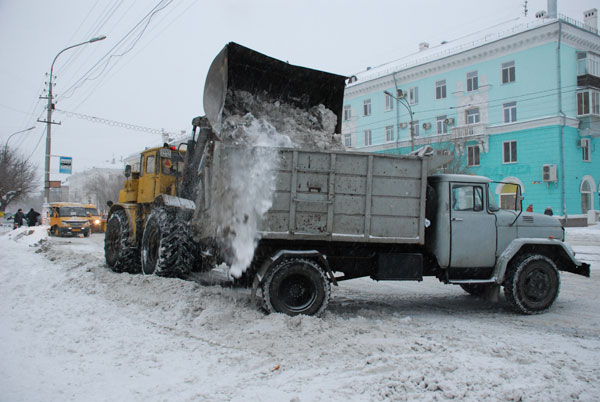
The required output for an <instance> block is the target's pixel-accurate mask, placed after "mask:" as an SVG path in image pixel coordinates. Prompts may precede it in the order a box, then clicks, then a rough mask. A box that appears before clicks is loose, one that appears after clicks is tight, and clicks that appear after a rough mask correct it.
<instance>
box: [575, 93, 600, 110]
mask: <svg viewBox="0 0 600 402" xmlns="http://www.w3.org/2000/svg"><path fill="white" fill-rule="evenodd" d="M588 114H594V115H596V116H600V91H596V90H593V89H588V90H585V91H581V92H577V115H578V116H584V115H588Z"/></svg>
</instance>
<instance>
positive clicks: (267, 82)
mask: <svg viewBox="0 0 600 402" xmlns="http://www.w3.org/2000/svg"><path fill="white" fill-rule="evenodd" d="M345 80H346V77H344V76H341V75H336V74H330V73H326V72H323V71H318V70H312V69H310V68H306V67H299V66H293V65H291V64H289V63H286V62H283V61H281V60H277V59H274V58H272V57H269V56H265V55H264V54H262V53H258V52H256V51H254V50H252V49H248V48H247V47H244V46H241V45H238V44H237V43H234V42H230V43H229V44H227V45H226V46H225V47H224V48H223V50H222V51H221V52H220V53H219V54H218V55H217V57H215V59H214V60H213V62H212V64H211V66H210V69H209V70H208V74H207V76H206V83H205V84H204V113H205V115H206V117H207V118H208V120H209V122H210V123H211V125H212V127H213V130H214V131H215V133H217V134H220V132H221V125H222V121H223V113H224V111H227V105H228V101H227V98H228V96H232V94H233V93H234V92H235V91H239V90H242V91H247V92H249V93H250V94H252V95H253V96H255V97H257V98H260V99H261V100H262V101H265V100H267V101H269V102H271V101H272V102H276V101H280V102H284V103H288V104H292V105H294V106H296V107H299V108H303V109H310V108H312V107H313V106H318V105H319V104H323V105H324V106H325V107H326V108H328V109H330V110H331V111H332V112H334V113H335V114H336V115H337V125H336V129H335V132H336V133H340V132H341V126H342V105H343V100H344V87H345Z"/></svg>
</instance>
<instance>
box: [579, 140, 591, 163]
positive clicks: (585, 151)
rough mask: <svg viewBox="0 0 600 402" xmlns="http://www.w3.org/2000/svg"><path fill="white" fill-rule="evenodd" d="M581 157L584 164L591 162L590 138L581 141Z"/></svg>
mask: <svg viewBox="0 0 600 402" xmlns="http://www.w3.org/2000/svg"><path fill="white" fill-rule="evenodd" d="M581 156H582V158H583V161H584V162H590V161H591V158H590V140H589V138H584V139H582V140H581Z"/></svg>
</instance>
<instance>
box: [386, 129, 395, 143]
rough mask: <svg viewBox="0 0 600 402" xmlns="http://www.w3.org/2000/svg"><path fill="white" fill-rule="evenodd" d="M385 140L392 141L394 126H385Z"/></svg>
mask: <svg viewBox="0 0 600 402" xmlns="http://www.w3.org/2000/svg"><path fill="white" fill-rule="evenodd" d="M385 140H386V142H390V141H394V126H387V127H386V128H385Z"/></svg>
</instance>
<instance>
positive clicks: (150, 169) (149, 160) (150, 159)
mask: <svg viewBox="0 0 600 402" xmlns="http://www.w3.org/2000/svg"><path fill="white" fill-rule="evenodd" d="M154 165H155V162H154V155H148V156H147V157H146V173H154Z"/></svg>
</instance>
